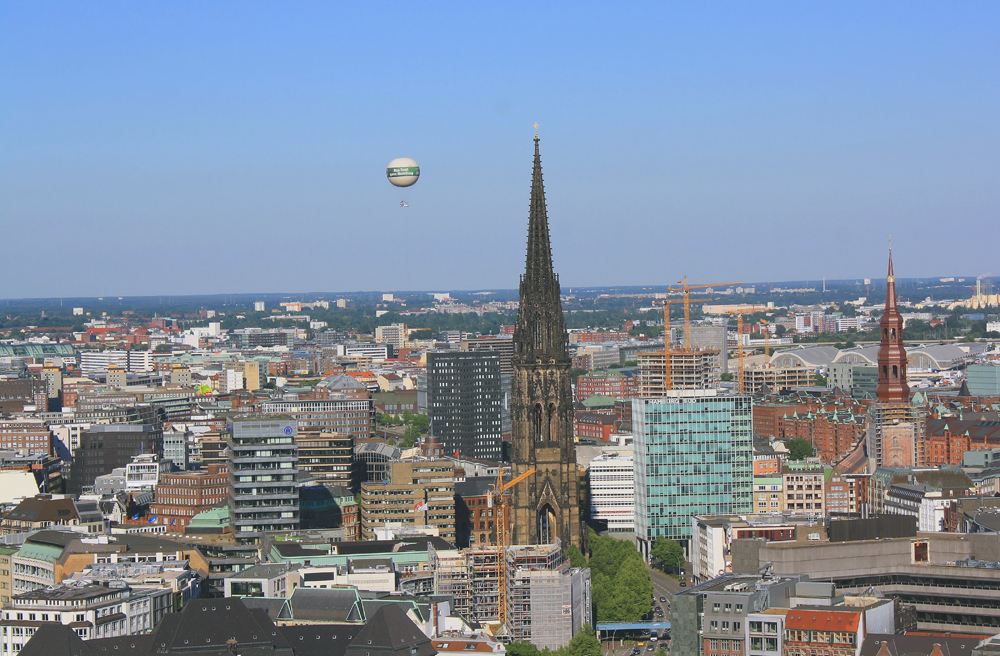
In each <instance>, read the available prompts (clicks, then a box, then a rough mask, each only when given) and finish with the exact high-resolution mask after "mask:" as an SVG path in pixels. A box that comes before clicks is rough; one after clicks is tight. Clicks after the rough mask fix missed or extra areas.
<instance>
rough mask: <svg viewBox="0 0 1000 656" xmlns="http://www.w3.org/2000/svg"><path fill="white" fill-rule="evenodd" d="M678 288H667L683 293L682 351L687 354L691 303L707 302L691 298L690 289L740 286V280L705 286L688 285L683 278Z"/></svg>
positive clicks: (741, 282)
mask: <svg viewBox="0 0 1000 656" xmlns="http://www.w3.org/2000/svg"><path fill="white" fill-rule="evenodd" d="M677 284H678V285H680V287H669V288H668V290H669V291H672V292H683V293H684V296H683V298H682V299H681V300H682V302H683V303H684V351H685V352H687V353H689V352H690V351H691V302H692V301H695V302H698V301H709V300H711V299H708V298H691V290H692V289H708V288H709V287H724V286H726V285H742V284H743V281H742V280H735V281H732V282H713V283H708V284H705V285H689V284H688V277H687V276H684V279H683V280H679V281H678V282H677Z"/></svg>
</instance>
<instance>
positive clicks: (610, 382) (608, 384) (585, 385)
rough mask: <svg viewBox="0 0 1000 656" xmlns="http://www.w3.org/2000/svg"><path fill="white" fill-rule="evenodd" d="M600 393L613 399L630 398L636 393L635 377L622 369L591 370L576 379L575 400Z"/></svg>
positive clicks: (583, 399) (582, 399)
mask: <svg viewBox="0 0 1000 656" xmlns="http://www.w3.org/2000/svg"><path fill="white" fill-rule="evenodd" d="M594 394H600V395H601V396H607V397H610V398H612V399H615V400H624V399H631V398H633V397H635V396H636V395H637V394H638V385H637V384H636V377H635V376H633V375H632V374H631V373H630V372H623V371H592V372H590V373H588V374H587V375H586V376H581V377H580V378H578V379H577V381H576V400H577V401H586V400H587V398H588V397H590V396H592V395H594Z"/></svg>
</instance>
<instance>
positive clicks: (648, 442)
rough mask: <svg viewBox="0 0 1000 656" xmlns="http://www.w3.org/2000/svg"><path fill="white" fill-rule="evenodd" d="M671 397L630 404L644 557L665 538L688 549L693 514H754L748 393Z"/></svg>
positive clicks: (638, 522) (637, 529) (675, 393)
mask: <svg viewBox="0 0 1000 656" xmlns="http://www.w3.org/2000/svg"><path fill="white" fill-rule="evenodd" d="M667 394H668V396H666V397H664V398H655V399H633V400H632V429H633V433H634V442H633V448H634V450H635V456H634V459H635V532H636V540H637V543H638V547H639V550H640V551H641V552H642V553H643V554H644V555H645V556H646V557H648V556H649V552H650V549H651V548H652V545H653V542H655V541H656V538H658V537H661V536H662V537H667V538H670V539H672V540H677V541H678V542H680V543H681V544H683V545H686V544H688V543H689V540H690V538H691V530H692V529H691V518H692V516H694V515H715V514H741V513H750V512H751V511H752V509H753V507H752V503H753V429H752V419H753V403H752V401H751V398H750V396H749V395H745V394H736V395H723V394H717V393H716V392H715V391H714V390H673V391H670V392H668V393H667Z"/></svg>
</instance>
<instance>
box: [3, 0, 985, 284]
mask: <svg viewBox="0 0 1000 656" xmlns="http://www.w3.org/2000/svg"><path fill="white" fill-rule="evenodd" d="M53 7H54V8H53ZM236 7H237V6H236V5H231V4H224V3H222V4H216V5H212V6H196V5H187V6H184V7H182V8H179V9H178V8H177V7H172V8H156V7H128V8H97V9H95V8H89V7H80V6H76V5H71V4H58V5H54V6H47V8H39V7H37V6H33V5H26V4H25V5H16V4H8V5H5V6H4V7H3V8H0V24H3V25H5V26H6V29H5V34H4V39H2V40H0V55H2V56H3V58H4V60H5V61H6V62H8V63H9V64H10V65H9V66H7V67H5V68H4V69H3V70H0V84H3V87H4V88H5V90H6V91H5V95H6V96H7V97H8V98H9V99H10V102H8V103H6V105H5V107H4V109H3V110H2V114H0V120H2V125H3V126H4V129H3V132H2V139H3V148H2V149H0V178H2V179H3V180H4V184H3V187H2V189H0V216H2V217H3V218H4V226H5V228H7V230H6V232H7V237H8V238H7V244H8V256H7V257H6V258H5V262H4V265H3V267H2V268H0V271H2V273H3V274H4V279H5V282H6V284H5V285H4V288H5V289H4V295H5V296H6V297H8V298H26V297H29V298H39V297H44V298H52V297H59V296H66V297H70V296H77V297H80V296H98V295H101V294H105V295H111V294H114V295H116V296H117V295H129V296H136V295H142V296H145V295H150V296H152V295H159V294H162V295H188V294H193V293H255V292H257V293H275V292H281V291H282V290H288V289H289V288H293V289H385V290H393V289H395V290H398V289H401V288H406V287H408V288H410V289H414V290H416V289H449V288H450V289H456V288H466V289H508V288H511V287H512V286H513V282H514V281H515V280H516V279H517V278H516V276H517V275H518V273H519V271H520V270H522V268H523V259H522V257H523V247H524V233H523V225H524V224H523V222H524V218H525V216H526V212H525V210H526V205H527V200H528V192H529V189H528V185H527V184H526V183H525V176H526V175H527V173H528V170H529V167H530V161H529V159H530V148H531V145H530V138H531V136H532V134H533V132H532V130H533V128H532V127H531V125H532V124H533V123H534V122H536V121H537V122H538V123H540V124H541V128H540V134H541V137H542V140H543V142H544V146H545V157H546V159H545V161H544V162H543V164H544V165H545V168H546V171H547V182H548V183H549V189H548V190H547V191H548V192H549V193H548V199H549V206H550V208H549V209H550V221H551V223H552V225H553V234H554V238H553V258H554V265H555V267H556V269H557V270H559V271H560V272H561V273H562V276H563V286H564V287H565V288H570V287H591V286H639V285H643V284H655V283H656V282H657V281H663V283H670V282H673V281H674V279H675V278H677V277H679V275H681V274H682V273H691V274H697V275H701V276H704V277H711V278H713V279H718V280H736V279H741V280H745V281H754V280H792V279H803V278H805V279H811V280H817V281H819V280H821V279H822V278H823V277H826V278H829V279H834V278H840V279H845V278H848V277H849V276H850V274H852V273H858V272H860V275H862V276H864V277H871V278H873V279H876V278H877V277H878V276H879V271H880V268H881V262H883V261H884V252H885V246H886V241H887V237H888V235H889V234H890V233H891V234H893V235H894V242H895V244H896V262H897V269H898V270H899V271H900V272H901V274H903V275H901V278H912V277H930V276H934V275H951V274H948V273H947V271H948V270H949V269H953V268H958V267H956V266H955V263H953V262H948V261H946V260H944V259H943V257H944V256H943V255H942V253H943V252H944V251H942V249H941V248H940V245H941V241H942V237H941V233H943V232H945V231H947V229H948V228H951V227H953V226H955V227H957V226H961V233H960V234H955V235H953V237H952V239H953V240H955V241H957V240H959V239H961V240H962V244H963V247H962V248H963V253H962V262H961V265H960V266H961V268H963V269H967V271H965V272H964V273H965V274H966V275H967V276H970V277H974V276H980V275H989V274H996V273H998V272H997V271H996V270H995V269H994V266H995V265H994V259H993V258H992V257H991V252H990V240H989V239H988V237H989V236H990V235H992V234H994V233H995V228H993V226H994V224H995V221H996V214H997V209H998V208H1000V192H998V191H997V189H998V186H997V185H996V182H997V174H996V171H997V170H1000V166H998V164H1000V150H998V149H997V148H995V146H996V145H997V143H998V141H1000V139H998V136H1000V134H998V128H997V126H996V123H995V121H994V120H993V117H994V116H995V115H996V113H997V110H998V109H1000V95H998V91H997V89H998V88H1000V87H998V85H996V84H995V82H996V78H997V67H996V62H997V55H998V54H1000V53H998V50H1000V46H998V45H997V40H996V39H995V38H993V37H994V35H995V29H994V26H995V25H996V22H997V21H996V19H997V18H998V16H1000V9H998V8H996V7H995V6H992V5H988V4H985V3H982V4H971V5H963V6H949V7H943V6H938V5H932V4H930V3H920V4H902V3H900V4H897V3H881V4H879V5H878V6H875V7H871V6H865V5H842V6H838V7H837V8H836V9H834V8H827V7H822V6H812V7H803V6H797V5H792V4H777V5H771V6H768V7H753V8H750V7H741V6H737V5H728V6H715V7H682V6H666V7H661V6H657V5H638V6H633V7H629V8H627V9H623V8H617V9H615V10H611V9H608V8H602V7H598V6H587V5H582V6H580V5H573V6H572V11H571V10H570V9H569V6H567V5H549V6H546V7H530V8H529V7H526V6H525V7H517V6H510V5H508V6H504V7H466V8H462V9H460V10H458V11H455V10H453V9H452V8H446V7H444V6H441V5H429V6H425V7H421V8H420V9H419V10H417V9H415V8H409V7H399V8H393V9H392V10H389V9H380V8H372V7H367V6H357V7H351V6H346V7H343V6H338V7H336V8H334V7H326V6H322V5H301V6H298V7H296V8H294V9H292V10H288V9H284V8H282V9H278V8H272V7H268V6H266V5H255V6H244V5H240V6H239V10H238V11H234V9H235V8H236ZM397 52H398V53H400V54H398V55H396V54H394V53H397ZM385 53H389V54H388V55H386V54H385ZM400 156H408V157H413V158H414V159H416V160H417V162H418V163H419V164H420V166H421V178H420V181H419V182H418V183H417V185H415V186H414V187H412V188H411V189H409V190H406V191H405V192H403V193H402V194H401V193H400V192H399V191H398V190H396V189H394V188H392V187H391V186H390V185H389V184H388V182H387V181H386V179H385V176H384V168H385V165H386V163H387V162H388V161H389V160H390V159H392V158H394V157H400ZM401 196H403V197H405V199H406V200H407V201H409V203H410V207H408V208H401V207H399V201H400V199H401ZM970 236H972V237H973V238H971V239H970V238H969V237H970ZM976 236H981V237H983V238H975V237H976ZM945 238H947V237H945ZM380 239H381V241H380ZM611 244H615V245H614V246H612V247H611V248H609V246H610V245H611ZM42 249H44V252H45V253H46V254H48V255H49V257H47V258H46V259H47V266H45V267H41V268H39V267H36V266H35V265H36V264H37V262H38V256H39V252H40V251H41V250H42ZM248 253H256V254H257V256H256V257H253V258H248V259H247V260H245V261H247V262H257V265H256V266H226V265H225V261H226V259H227V258H230V259H231V260H232V261H233V262H234V263H235V262H236V261H237V260H239V259H240V258H243V257H244V255H246V254H248ZM53 254H55V257H52V255H53ZM168 261H169V265H168ZM157 262H162V266H160V267H157ZM165 267H168V268H165ZM166 270H169V275H164V272H165V271H166ZM29 271H30V274H29V273H28V272H29ZM137 272H138V273H137ZM289 278H292V279H294V280H292V281H290V280H289ZM403 281H405V283H403ZM458 281H460V282H459V284H456V282H458ZM290 282H291V283H292V284H290ZM307 283H308V284H307Z"/></svg>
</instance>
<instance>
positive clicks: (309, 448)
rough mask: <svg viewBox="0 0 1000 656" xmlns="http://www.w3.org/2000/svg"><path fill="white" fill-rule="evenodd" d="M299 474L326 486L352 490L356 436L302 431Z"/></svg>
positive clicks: (300, 432) (299, 444) (313, 430)
mask: <svg viewBox="0 0 1000 656" xmlns="http://www.w3.org/2000/svg"><path fill="white" fill-rule="evenodd" d="M295 442H296V444H298V447H299V471H303V472H308V473H309V474H311V475H312V476H314V477H316V480H318V481H319V482H321V483H323V484H324V485H334V486H336V485H342V486H344V487H351V483H352V480H353V469H354V436H353V435H351V434H350V433H336V432H325V431H322V432H321V431H319V430H316V429H306V430H300V431H299V433H298V435H297V436H296V438H295Z"/></svg>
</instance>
